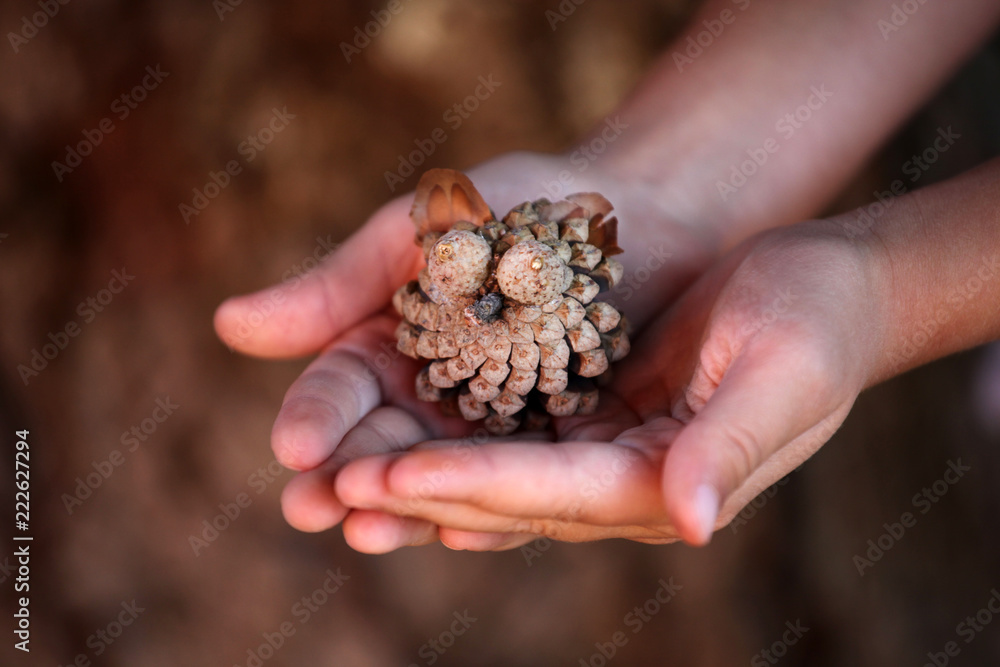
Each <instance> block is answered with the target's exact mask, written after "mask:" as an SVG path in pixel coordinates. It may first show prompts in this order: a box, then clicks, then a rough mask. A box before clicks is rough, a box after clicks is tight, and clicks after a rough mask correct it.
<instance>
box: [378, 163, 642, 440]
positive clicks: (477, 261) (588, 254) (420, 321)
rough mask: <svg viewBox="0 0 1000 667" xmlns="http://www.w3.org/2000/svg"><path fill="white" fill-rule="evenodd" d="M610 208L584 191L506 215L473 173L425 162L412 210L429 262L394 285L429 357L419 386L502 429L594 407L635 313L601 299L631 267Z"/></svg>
mask: <svg viewBox="0 0 1000 667" xmlns="http://www.w3.org/2000/svg"><path fill="white" fill-rule="evenodd" d="M611 211H612V206H611V203H610V202H608V200H607V199H605V198H604V197H602V196H601V195H599V194H596V193H580V194H574V195H569V196H568V197H566V199H565V200H562V201H558V202H550V201H548V200H547V199H539V200H536V201H528V202H524V203H523V204H521V205H519V206H516V207H515V208H513V209H512V210H511V211H510V212H509V213H507V215H505V216H504V217H503V218H502V220H501V219H497V218H496V216H495V215H494V214H493V212H492V211H491V210H490V208H489V206H487V204H486V202H485V200H484V199H483V197H482V195H481V194H480V193H479V192H478V191H477V190H476V188H475V187H474V186H473V184H472V182H471V181H470V180H469V178H468V177H467V176H465V175H464V174H462V173H460V172H457V171H454V170H451V169H432V170H430V171H428V172H427V173H425V174H424V175H423V177H422V178H421V179H420V183H419V184H418V186H417V192H416V198H415V200H414V204H413V209H412V210H411V213H410V215H411V218H412V219H413V222H414V224H415V226H416V243H417V245H418V246H420V247H421V248H423V252H424V256H425V258H426V260H427V266H426V267H425V268H424V269H422V270H421V271H420V274H419V276H418V279H417V280H413V281H410V282H409V283H407V284H406V285H403V286H402V287H401V288H399V290H398V291H397V292H396V294H395V295H394V297H393V305H394V306H395V309H396V311H397V312H398V313H399V315H400V316H401V317H402V321H401V322H400V323H399V327H398V328H397V331H396V337H397V346H398V348H399V350H400V351H401V352H402V353H403V354H405V355H407V356H410V357H413V358H415V359H425V360H426V361H427V362H428V363H427V365H426V366H425V367H424V369H423V370H422V371H421V372H420V373H419V374H418V375H417V378H416V394H417V396H418V397H419V398H420V399H421V400H425V401H440V402H443V403H445V404H446V405H448V406H449V408H450V409H457V412H458V413H459V414H461V415H462V416H463V417H464V418H465V419H467V420H470V421H474V420H484V426H485V427H486V429H487V430H488V431H490V432H491V433H494V434H508V433H512V432H513V431H515V430H517V429H518V428H519V427H522V426H523V427H526V428H532V429H537V428H543V427H544V425H545V424H546V422H547V419H548V416H549V415H551V416H558V417H566V416H570V415H573V414H588V413H591V412H593V411H594V410H595V409H596V408H597V403H598V398H599V396H598V390H597V385H598V384H599V383H600V381H601V380H602V379H606V376H607V375H608V374H609V373H610V367H611V364H612V363H613V362H616V361H619V360H620V359H622V358H623V357H624V356H625V355H626V354H628V352H629V347H630V345H629V339H628V334H627V333H626V329H627V322H626V321H625V319H624V318H623V317H622V315H621V314H620V313H619V312H618V311H617V310H616V309H615V308H614V306H612V305H611V304H609V303H607V302H605V301H600V300H597V299H598V297H599V295H600V294H601V293H602V292H607V291H608V290H610V289H613V288H614V286H615V285H616V284H617V283H618V282H619V281H621V279H622V276H623V273H624V271H623V268H622V265H621V264H620V263H619V262H618V261H617V260H616V259H614V255H618V254H620V253H621V252H622V250H621V248H619V247H618V222H617V220H616V219H615V218H613V217H610V218H609V217H608V215H609V214H610V213H611Z"/></svg>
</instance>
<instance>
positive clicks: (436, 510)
mask: <svg viewBox="0 0 1000 667" xmlns="http://www.w3.org/2000/svg"><path fill="white" fill-rule="evenodd" d="M435 451H438V450H435ZM407 456H412V454H391V455H385V456H376V457H368V458H365V459H361V460H359V461H354V462H352V463H350V464H349V465H348V466H346V467H345V468H344V470H343V471H342V472H341V474H340V475H339V476H338V477H337V483H336V487H337V495H338V497H339V498H340V499H341V501H342V502H343V503H345V504H346V505H347V506H349V507H358V508H361V509H363V510H368V511H374V510H377V511H380V512H384V513H386V514H393V515H396V516H401V517H407V518H420V519H423V520H425V521H428V522H430V523H433V524H435V525H438V526H440V529H439V533H440V534H441V535H442V537H443V539H444V540H448V541H449V542H448V543H447V544H448V546H452V547H453V548H463V549H473V550H477V551H486V550H503V549H508V548H515V547H516V546H520V545H522V544H524V541H523V539H521V538H519V537H516V535H530V536H533V538H537V537H538V536H540V535H541V536H545V537H548V538H549V539H552V540H558V541H563V542H584V541H591V540H598V539H606V538H611V537H622V538H628V539H635V540H642V541H649V542H654V543H663V542H667V541H671V540H674V539H676V538H677V535H676V533H675V532H674V531H672V530H671V529H670V528H669V527H658V526H662V525H663V511H662V509H659V511H658V514H659V516H658V521H657V523H656V524H655V525H654V523H652V522H650V521H649V520H648V519H644V518H642V519H639V520H638V521H631V522H630V521H614V520H612V521H610V522H608V523H609V525H595V524H594V523H591V522H589V521H588V520H589V519H590V514H591V512H590V511H585V508H584V507H582V506H580V505H572V506H570V507H569V508H568V510H567V511H565V512H561V511H553V512H551V513H550V514H547V515H544V516H516V515H507V514H499V513H495V512H491V511H488V510H484V509H482V508H481V507H478V506H476V505H471V504H465V503H462V502H453V501H440V500H435V499H432V498H431V496H432V495H433V493H434V489H435V488H439V487H440V486H441V484H442V479H443V477H442V476H444V477H447V476H448V474H449V473H448V472H446V471H449V470H450V471H452V472H454V470H455V469H454V468H451V467H450V466H447V465H445V466H443V467H442V469H441V470H440V471H435V472H432V473H431V474H430V475H427V476H426V477H425V479H424V480H423V482H422V483H421V485H420V489H419V495H418V497H412V498H405V499H404V498H399V497H397V496H396V495H394V494H392V493H391V492H389V490H388V489H387V488H386V486H385V479H386V476H387V471H388V470H389V469H390V467H391V465H392V463H393V462H396V461H400V460H402V459H404V458H406V457H407ZM658 479H659V475H658V474H657V473H656V472H655V471H654V472H653V473H652V474H650V475H649V486H653V487H655V485H656V483H657V480H658ZM660 505H662V502H661V501H659V500H658V502H657V505H656V506H655V507H657V508H659V507H660ZM597 514H599V515H600V514H604V515H605V518H607V515H606V513H600V512H598V513H597Z"/></svg>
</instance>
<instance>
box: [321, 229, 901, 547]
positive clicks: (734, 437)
mask: <svg viewBox="0 0 1000 667" xmlns="http://www.w3.org/2000/svg"><path fill="white" fill-rule="evenodd" d="M874 261H876V260H875V258H874V256H873V254H872V253H871V252H869V251H868V249H867V248H866V247H864V246H862V245H859V244H855V243H853V242H851V241H849V240H848V239H847V237H846V236H845V235H844V234H843V233H842V231H841V230H840V229H839V228H837V227H836V226H835V225H834V224H833V223H829V222H822V221H816V222H808V223H801V224H798V225H794V226H791V227H786V228H780V229H777V230H772V231H769V232H766V233H764V234H761V235H758V236H756V237H754V238H752V239H750V240H748V241H747V242H745V243H744V244H742V245H741V246H739V247H738V248H736V249H735V250H733V251H732V252H731V253H730V254H728V255H727V256H726V257H725V258H724V259H723V260H722V261H720V262H719V263H718V264H716V265H715V266H714V267H712V268H711V269H710V270H709V271H708V272H707V273H706V274H705V275H703V276H702V278H701V279H700V280H699V281H698V282H697V283H696V284H695V285H694V286H693V287H692V288H691V289H689V290H688V291H687V292H686V293H685V294H684V296H683V297H682V298H681V299H680V300H679V301H678V302H677V304H676V305H675V307H674V308H672V309H671V311H670V312H669V313H668V314H666V315H665V316H663V317H661V318H659V319H658V320H656V321H655V322H653V323H651V324H650V325H649V326H647V327H646V329H645V330H644V331H642V332H641V334H640V336H639V337H638V339H637V341H636V345H635V346H634V348H633V352H632V354H631V355H630V356H629V357H628V358H627V359H626V360H625V361H624V362H622V364H621V368H620V372H619V373H618V375H617V377H616V379H615V380H614V381H613V382H612V384H611V386H610V387H608V388H606V389H604V390H603V391H602V397H601V408H600V410H599V411H598V412H597V413H596V414H594V415H590V416H585V417H584V416H575V417H572V418H568V419H561V420H556V440H557V441H556V442H553V443H538V442H531V441H525V440H521V441H518V440H513V441H510V440H508V441H504V442H493V443H485V444H477V443H471V442H469V441H468V439H466V440H461V439H459V440H451V441H436V442H428V443H423V444H421V445H418V446H417V447H415V448H412V449H411V450H410V451H405V452H404V451H398V452H392V453H384V454H381V455H375V456H369V457H364V458H361V459H358V460H354V461H352V462H351V463H349V464H348V465H347V466H346V467H344V468H343V469H342V470H341V471H340V474H339V475H338V477H337V480H336V485H335V491H336V495H337V497H338V498H339V499H340V501H341V502H342V503H344V504H345V505H346V506H348V507H352V508H357V510H363V511H369V512H371V511H375V512H383V513H387V514H393V515H396V516H398V517H401V519H400V520H401V521H414V520H423V521H426V522H429V523H431V524H435V525H437V526H439V527H440V528H439V537H440V539H441V540H442V541H443V542H445V543H446V544H447V545H449V546H452V547H456V548H468V549H477V550H482V549H505V548H513V547H516V546H519V545H521V544H524V543H525V542H527V541H530V540H532V539H535V536H536V535H544V536H547V537H550V538H553V539H559V540H565V541H584V540H595V539H602V538H609V537H622V538H629V539H633V540H638V541H644V542H656V543H661V542H669V541H673V540H676V539H684V540H686V541H688V542H690V543H692V544H705V543H706V542H708V541H709V539H710V537H711V534H712V532H713V530H715V529H718V528H720V527H722V526H724V525H726V524H727V523H728V522H729V521H730V520H731V519H732V518H733V517H734V516H735V515H736V514H737V513H738V512H739V511H740V509H742V508H743V507H744V506H745V505H746V504H747V503H748V502H749V501H750V500H752V499H753V498H754V497H755V496H756V495H757V494H758V493H760V492H761V491H762V490H764V489H765V488H767V487H768V486H770V485H771V484H773V483H774V482H776V481H777V480H779V479H780V478H781V477H783V476H784V475H786V474H787V473H788V472H790V471H791V470H793V469H795V468H796V467H797V466H798V465H800V464H801V463H802V462H803V461H804V460H806V459H807V458H809V457H810V456H811V455H812V454H813V453H815V451H816V450H817V449H818V448H819V447H820V446H821V445H822V444H824V443H825V442H826V441H827V440H828V439H829V437H830V436H831V435H832V434H833V432H834V431H835V430H836V429H837V427H839V425H840V423H841V422H842V421H843V419H844V417H845V416H846V415H847V412H848V411H849V409H850V407H851V405H852V404H853V402H854V400H855V398H856V397H857V395H858V393H859V392H860V391H861V390H862V389H863V388H864V387H865V386H866V383H867V382H868V381H869V379H870V372H871V369H872V368H873V367H874V364H875V357H876V354H877V352H876V351H877V349H879V346H880V337H881V336H882V330H883V326H882V324H881V320H880V314H879V309H878V307H877V301H878V299H877V294H878V293H879V292H880V290H881V289H883V288H882V287H881V286H880V285H878V284H877V283H878V280H877V279H876V278H874V277H873V276H874V275H875V273H874V269H873V262H874ZM345 529H346V527H345ZM354 539H355V540H356V541H357V542H360V543H364V542H365V539H366V538H365V537H364V536H363V535H362V534H360V532H359V533H358V534H356V535H355V536H354Z"/></svg>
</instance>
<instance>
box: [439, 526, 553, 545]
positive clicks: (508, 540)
mask: <svg viewBox="0 0 1000 667" xmlns="http://www.w3.org/2000/svg"><path fill="white" fill-rule="evenodd" d="M438 539H440V540H441V544H443V545H445V546H446V547H448V548H449V549H454V550H456V551H509V550H510V549H517V548H518V547H522V546H524V545H525V544H528V543H530V542H534V541H535V540H537V539H539V537H538V535H530V534H523V535H519V534H517V533H481V532H473V531H465V530H455V529H452V528H440V529H439V530H438Z"/></svg>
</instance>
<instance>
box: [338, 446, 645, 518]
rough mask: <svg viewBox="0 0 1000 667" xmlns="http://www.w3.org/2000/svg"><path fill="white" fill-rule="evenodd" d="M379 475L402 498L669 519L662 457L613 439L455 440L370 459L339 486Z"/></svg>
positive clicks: (520, 511) (504, 509) (499, 509)
mask: <svg viewBox="0 0 1000 667" xmlns="http://www.w3.org/2000/svg"><path fill="white" fill-rule="evenodd" d="M362 466H371V467H370V468H363V467H362ZM375 479H382V480H384V481H383V485H384V491H382V490H380V491H379V492H378V493H385V494H387V495H388V496H389V497H391V498H393V499H396V500H397V501H398V502H400V503H422V502H427V501H437V502H445V503H451V504H465V505H469V506H471V507H474V508H478V509H480V510H483V511H486V512H489V513H493V514H497V515H502V516H508V517H524V518H548V517H553V516H557V515H562V516H564V517H565V516H568V517H570V518H571V520H572V521H581V522H584V523H593V524H599V525H619V524H624V523H647V522H649V521H650V520H651V519H652V518H653V516H654V515H655V514H657V513H658V514H659V516H660V518H662V501H661V499H660V497H659V494H660V489H659V464H658V463H656V462H654V461H651V460H650V458H647V457H646V456H645V455H643V454H640V453H639V452H637V451H636V450H634V449H632V448H631V447H627V446H620V445H609V444H607V443H589V442H570V443H555V444H549V445H543V444H538V443H523V442H508V443H490V444H486V445H483V446H481V447H463V446H461V445H460V444H455V445H453V446H451V447H443V448H439V449H434V450H431V451H417V452H410V453H407V454H404V455H398V456H394V457H392V458H385V459H383V460H381V461H379V462H374V461H372V460H371V459H366V460H365V461H364V462H355V463H353V464H351V465H349V466H347V467H346V468H345V469H344V470H343V471H342V473H341V476H340V478H339V479H338V493H339V489H340V488H341V487H340V484H341V483H342V484H344V485H345V486H346V485H349V484H351V485H357V487H359V488H365V489H368V490H369V492H370V489H371V488H372V485H371V484H370V483H369V482H372V481H373V480H375ZM361 480H365V481H361ZM367 500H371V501H378V502H385V499H384V498H381V497H370V498H368V499H367ZM421 515H422V516H425V515H424V514H421ZM461 527H463V528H466V529H469V530H476V528H475V527H469V526H464V525H463V526H461ZM499 530H503V526H495V525H492V526H490V528H489V529H488V532H496V531H499ZM513 532H526V529H525V528H524V527H518V529H517V530H514V531H513Z"/></svg>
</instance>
